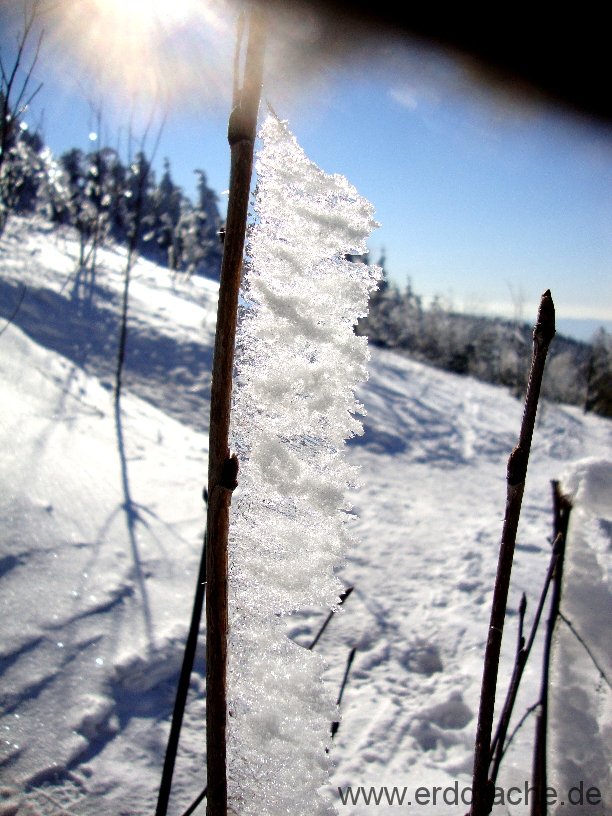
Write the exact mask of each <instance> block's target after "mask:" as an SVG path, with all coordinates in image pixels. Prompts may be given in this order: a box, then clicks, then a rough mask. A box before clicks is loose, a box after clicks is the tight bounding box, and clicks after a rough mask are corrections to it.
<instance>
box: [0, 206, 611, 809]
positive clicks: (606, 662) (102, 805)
mask: <svg viewBox="0 0 612 816" xmlns="http://www.w3.org/2000/svg"><path fill="white" fill-rule="evenodd" d="M76 256H77V247H76V243H75V241H74V236H72V235H71V234H70V233H54V232H51V231H50V229H49V227H48V226H47V225H45V224H44V223H43V222H41V221H38V220H35V219H34V220H32V219H13V220H11V221H10V222H9V225H8V228H7V231H6V233H5V235H4V237H3V238H2V239H1V240H0V331H1V332H2V334H1V335H0V380H1V383H2V386H1V388H2V391H1V399H0V436H1V439H2V455H1V456H0V609H1V613H0V615H1V617H0V733H1V735H2V742H1V748H0V780H1V785H0V814H10V813H18V814H20V816H21V814H45V816H46V815H47V814H48V815H49V816H52V815H53V816H56V815H59V814H77V816H81V814H82V816H90V815H91V816H93V814H102V815H105V814H109V816H111V814H112V815H113V816H118V815H119V814H126V815H127V814H137V815H139V814H152V813H153V812H154V810H155V801H156V797H157V789H158V785H159V778H160V774H161V767H162V763H163V756H164V751H165V743H166V738H167V733H168V729H169V718H170V714H171V708H172V703H173V695H174V691H175V684H176V679H177V674H178V670H179V667H180V661H181V657H182V648H183V642H184V638H185V635H186V632H187V627H188V621H189V616H190V610H191V602H192V597H193V591H194V584H195V578H196V574H197V567H198V561H199V555H200V548H201V541H202V534H203V525H204V505H203V501H202V488H203V485H204V482H205V478H206V467H207V461H206V460H207V437H206V430H207V425H208V393H209V384H210V366H211V352H212V343H213V332H214V320H215V311H216V297H217V289H216V286H215V285H214V284H213V283H211V282H210V281H205V280H202V279H195V278H194V279H192V280H191V281H175V280H173V279H172V277H171V275H170V274H169V273H168V271H167V270H164V269H160V268H158V267H155V266H154V265H152V264H150V263H146V262H142V261H141V262H139V263H138V264H137V267H136V269H135V270H134V279H133V283H132V287H131V290H130V324H129V337H128V351H127V366H126V371H125V375H124V384H125V394H124V397H123V398H122V403H121V414H120V416H119V417H117V416H116V415H115V412H114V408H113V399H112V386H113V372H114V358H115V350H116V343H117V335H118V313H119V308H118V304H119V300H120V293H121V286H122V272H123V266H124V264H125V255H124V253H123V252H122V251H120V250H116V249H108V250H104V251H102V252H101V253H100V265H99V271H98V275H97V279H96V285H95V289H94V291H93V297H92V298H91V300H89V299H88V298H85V299H83V298H81V299H79V298H77V297H76V296H75V295H74V285H73V284H74V264H75V260H76ZM24 286H25V287H26V288H25V294H23V292H24V289H23V287H24ZM22 294H23V300H22V302H21V306H20V308H19V310H18V311H17V313H16V315H15V317H14V319H13V321H12V323H11V324H10V325H7V319H8V318H9V317H10V316H11V315H12V314H13V313H14V311H15V309H16V307H17V305H18V303H19V300H20V298H21V296H22ZM553 297H554V292H553ZM370 372H371V373H370V380H369V382H368V383H367V384H365V385H364V386H363V387H362V388H361V390H360V393H359V397H360V399H361V401H362V402H363V403H364V404H365V406H366V408H367V411H368V415H367V416H366V417H365V421H364V425H365V433H364V435H363V437H360V438H357V439H355V440H353V441H352V442H351V443H350V444H349V460H350V461H351V462H352V463H354V464H357V465H359V466H360V467H361V480H362V486H361V488H360V489H359V490H358V491H356V492H355V494H354V496H353V502H354V505H355V511H356V518H355V521H354V524H353V528H354V529H353V532H354V534H355V537H356V540H357V543H356V545H355V547H354V549H353V550H352V551H351V552H349V553H348V554H347V558H346V563H345V565H344V566H343V568H342V570H341V572H340V576H341V578H342V580H343V581H344V582H345V583H346V585H350V586H354V587H355V589H354V591H353V593H352V594H351V595H350V597H349V598H348V600H347V601H346V604H345V605H344V607H343V608H342V611H341V612H340V613H338V614H337V615H336V616H335V617H334V619H333V620H332V621H331V623H330V625H329V627H328V629H327V630H326V632H325V634H324V635H323V636H322V638H321V640H320V641H319V643H318V644H317V647H316V648H317V650H318V651H320V652H321V653H322V654H323V655H324V656H325V658H326V659H327V661H328V669H327V672H326V676H325V680H326V682H329V683H330V684H332V688H333V689H334V690H336V689H339V687H340V683H341V681H342V677H343V675H344V671H345V666H346V661H347V657H348V654H349V652H350V650H351V649H352V648H353V647H355V648H356V654H355V659H354V663H353V665H352V667H351V670H350V674H349V679H348V683H347V686H346V689H345V692H344V697H343V701H342V706H341V712H342V719H341V724H340V728H339V731H338V733H337V735H336V737H335V739H334V740H333V745H332V747H331V751H330V756H331V759H332V762H333V764H334V772H333V775H332V777H331V779H330V785H329V795H330V796H331V797H332V799H333V801H334V802H335V803H336V806H337V809H338V812H339V813H340V814H346V816H349V815H350V816H362V814H370V813H379V814H385V813H395V812H404V813H414V814H422V816H433V815H434V814H436V815H442V814H463V813H465V812H466V810H467V806H466V805H464V804H462V803H461V802H459V803H458V804H457V805H453V804H446V803H445V802H444V801H441V800H440V797H441V795H442V791H443V790H444V789H447V788H451V787H452V786H453V785H454V784H455V783H457V784H458V786H459V790H461V789H462V788H463V787H464V786H467V785H469V782H470V776H471V765H472V754H473V740H474V732H475V725H476V714H477V707H478V697H479V689H480V679H481V664H482V655H483V648H484V642H485V638H486V632H487V626H488V616H489V605H490V599H491V591H492V585H493V579H494V575H495V569H496V563H497V550H498V543H499V537H500V531H501V523H502V518H503V511H504V503H505V469H506V461H507V457H508V454H509V452H510V450H511V448H512V447H513V445H514V444H515V442H516V438H517V435H518V428H519V423H520V418H521V413H522V406H521V404H519V403H518V402H517V401H516V400H514V399H513V398H512V397H511V396H510V395H509V394H507V393H506V392H505V391H503V390H501V389H499V388H496V387H494V386H489V385H486V384H483V383H478V382H476V381H474V380H471V379H469V378H465V377H460V376H455V375H451V374H447V373H444V372H440V371H436V370H433V369H430V368H427V367H425V366H423V365H420V364H417V363H413V362H411V361H409V360H406V359H404V358H402V357H399V356H397V355H395V354H393V353H391V352H384V351H380V350H377V349H373V350H372V360H371V365H370ZM611 443H612V424H611V423H610V422H609V421H606V420H603V419H600V418H597V417H593V416H584V415H583V414H582V413H581V412H580V411H579V410H578V409H575V408H569V407H565V406H555V405H549V404H546V405H544V406H543V408H542V410H541V412H540V416H539V421H538V424H537V427H536V433H535V438H534V447H533V450H532V457H531V462H530V466H529V473H528V480H527V488H526V494H525V500H524V506H523V515H522V521H521V525H520V528H519V540H518V549H517V553H516V557H515V566H514V571H513V583H512V589H511V594H510V609H509V615H508V620H507V629H506V636H505V639H504V649H503V666H502V671H501V679H500V686H501V691H502V693H503V692H505V687H506V683H507V679H508V677H509V673H510V669H511V663H512V658H513V651H514V645H515V639H516V621H517V615H516V612H515V610H516V608H517V606H518V602H519V598H520V594H521V592H523V591H524V592H526V594H527V598H528V603H529V607H528V613H527V619H528V620H529V618H530V613H531V614H533V611H534V609H535V606H536V603H537V599H538V597H539V593H540V588H541V585H542V582H543V579H544V575H545V573H546V570H547V567H548V561H549V554H550V538H551V529H552V509H551V508H552V502H551V487H550V482H551V480H552V479H561V481H562V486H563V487H565V489H567V490H570V491H571V492H572V495H574V496H575V497H576V508H575V510H574V520H573V524H572V528H571V535H570V543H569V553H568V564H567V566H566V576H567V581H566V587H565V589H564V609H565V611H566V614H567V617H568V618H569V619H570V620H571V621H572V623H573V624H574V626H575V627H576V628H577V629H578V630H579V631H580V632H581V634H582V635H583V637H584V638H585V640H586V641H587V642H588V645H589V647H590V648H591V650H592V652H593V654H594V656H595V657H596V659H597V661H598V663H599V665H600V667H601V668H602V669H603V670H604V672H605V673H606V676H607V678H608V680H609V679H610V678H611V677H612V649H611V648H610V646H611V643H610V632H611V631H612V589H611V571H610V564H611V561H610V552H611V549H612V444H611ZM572 586H573V587H574V588H572ZM325 615H326V610H320V609H305V610H302V611H300V612H299V613H295V614H294V615H292V616H290V617H288V618H287V627H288V632H289V634H290V635H291V637H293V638H294V639H295V640H296V641H297V642H299V643H301V644H303V645H308V644H309V643H310V641H311V640H312V638H313V636H314V635H315V633H316V632H317V630H318V628H319V626H320V624H321V622H322V621H323V619H324V617H325ZM203 640H204V638H202V646H203ZM559 640H560V647H559V650H558V652H559V654H560V655H561V656H562V658H563V659H562V660H558V661H557V668H556V670H555V671H556V673H555V672H553V680H552V683H553V704H552V712H551V718H552V722H551V727H552V730H553V731H554V739H553V740H552V742H553V746H552V750H551V761H550V762H551V780H550V781H549V784H552V785H556V786H557V788H558V790H559V791H560V793H563V791H564V790H568V789H569V788H570V787H572V786H578V785H579V784H580V782H582V783H583V788H584V790H586V789H588V788H589V787H590V786H596V787H597V788H598V789H599V790H600V791H601V793H602V795H603V797H602V798H604V799H605V800H606V802H603V803H601V804H598V805H584V806H583V807H580V806H572V807H569V808H568V806H567V805H565V806H561V805H558V807H557V810H555V809H554V808H553V809H552V812H553V813H559V814H561V813H566V812H568V810H569V812H570V813H572V814H579V813H585V814H586V813H588V814H604V813H610V812H611V809H612V805H611V803H610V801H611V800H610V797H611V793H612V785H611V779H610V770H609V768H610V766H611V765H612V761H611V760H612V757H611V756H610V749H609V746H610V744H612V738H611V737H612V715H611V697H610V688H609V687H608V685H606V681H605V680H604V679H602V677H601V676H600V674H599V673H598V671H597V669H596V668H595V667H594V665H593V663H592V661H591V660H590V658H589V657H588V656H587V655H586V653H585V651H584V649H583V648H582V646H581V645H580V644H578V643H577V641H576V640H575V638H574V637H573V635H572V634H571V633H569V632H568V631H565V630H564V631H563V632H561V635H560V638H559ZM540 646H541V637H539V638H538V640H537V642H536V648H535V650H534V653H533V654H532V657H531V658H530V661H529V663H528V665H527V669H526V672H525V676H524V681H523V689H522V692H521V694H520V696H519V700H518V703H517V707H516V716H515V720H516V719H518V718H519V717H520V716H521V715H522V714H523V713H524V712H525V710H526V709H527V707H528V706H529V705H531V704H532V703H533V702H534V701H535V700H536V698H537V696H538V689H539V681H540V648H539V647H540ZM334 693H335V692H334ZM204 716H205V694H204V665H203V649H200V654H199V656H198V659H197V662H196V669H195V672H194V674H193V678H192V683H191V695H190V699H189V702H188V709H187V713H186V718H185V722H184V726H183V732H182V737H181V750H180V754H179V758H178V761H177V769H176V771H175V782H174V786H173V796H172V800H171V809H170V813H172V814H177V815H178V814H181V813H182V812H183V811H184V810H185V809H186V808H187V806H188V805H189V804H190V802H191V801H192V800H193V799H194V798H195V797H196V796H197V795H198V794H199V792H200V791H201V789H202V788H203V787H204V785H205V781H206V780H205V734H204ZM533 729H534V718H533V717H530V718H529V719H528V720H527V721H526V724H525V725H524V727H523V728H522V729H521V730H520V731H519V734H518V736H517V737H516V739H515V740H514V742H513V744H512V747H511V749H510V751H509V753H508V755H507V757H506V759H505V761H504V764H503V766H502V773H501V775H500V778H499V780H498V784H499V785H500V786H502V787H505V788H508V786H510V785H518V786H520V788H521V789H523V787H524V784H525V780H529V779H530V777H531V770H530V769H531V745H532V741H533ZM282 783H283V781H282V780H280V781H279V784H282ZM348 785H350V786H353V794H357V788H358V787H359V786H364V787H365V788H366V791H367V790H369V788H370V786H375V787H378V786H381V785H387V786H389V788H390V789H389V793H391V787H392V786H397V787H398V788H399V791H398V792H399V793H401V792H402V790H403V788H406V789H407V792H406V795H405V800H404V803H403V804H402V805H398V804H397V802H396V803H395V804H394V805H389V804H387V802H386V799H385V798H384V797H383V800H382V802H381V803H380V804H379V805H376V804H375V802H374V800H371V802H370V804H369V805H367V804H365V803H364V801H363V799H362V798H360V799H359V801H358V802H356V803H353V802H352V799H351V798H350V797H349V799H348V801H347V804H343V803H342V798H341V796H340V795H339V792H338V787H339V786H340V787H341V788H342V791H343V796H344V798H346V796H347V792H346V787H345V786H348ZM434 787H439V788H440V789H441V790H440V791H439V792H438V794H437V796H438V799H437V802H436V803H435V804H434V803H433V800H432V797H433V790H434ZM417 788H423V789H426V791H427V792H428V794H427V793H423V792H421V795H420V796H419V797H418V798H419V800H420V802H421V803H422V804H418V803H417V802H416V801H415V791H416V789H417ZM449 796H450V794H449V793H448V792H447V798H448V797H449ZM559 798H562V796H560V797H559ZM425 800H428V804H425V803H424V801H425ZM408 801H411V802H412V804H410V805H408V804H407V802H408ZM203 810H204V806H203V805H202V806H201V808H200V810H199V811H197V812H203ZM527 812H528V809H526V808H525V807H524V806H521V805H517V806H514V805H507V804H506V805H505V806H498V807H496V808H495V810H494V813H496V814H506V813H511V814H522V813H527ZM262 816H266V815H265V814H263V813H262ZM305 816H306V814H305Z"/></svg>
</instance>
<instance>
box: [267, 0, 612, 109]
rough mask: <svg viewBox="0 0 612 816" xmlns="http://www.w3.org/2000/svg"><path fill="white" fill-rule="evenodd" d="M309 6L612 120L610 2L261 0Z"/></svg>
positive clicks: (515, 89) (504, 82)
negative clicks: (393, 34)
mask: <svg viewBox="0 0 612 816" xmlns="http://www.w3.org/2000/svg"><path fill="white" fill-rule="evenodd" d="M260 2H262V3H263V4H264V5H270V4H272V3H277V4H279V5H281V6H285V7H288V6H291V5H293V6H296V7H299V6H306V7H309V10H310V11H312V9H315V10H316V11H317V13H318V14H321V15H322V16H323V17H325V16H327V17H330V18H335V25H336V26H339V28H338V29H337V30H338V31H339V30H340V29H341V27H342V25H343V20H346V22H347V25H350V24H355V25H357V26H358V27H359V28H361V27H362V26H364V27H365V28H366V29H368V28H369V29H371V28H374V27H380V28H381V29H383V30H384V29H387V30H389V29H393V30H394V31H395V32H396V33H400V34H405V35H406V36H407V37H410V38H412V39H415V38H416V39H418V40H422V41H424V42H428V43H430V44H432V45H435V46H437V47H442V48H444V49H446V50H449V51H451V52H453V54H454V56H458V57H459V58H460V59H463V61H464V62H466V63H468V65H469V68H470V69H471V70H472V72H473V73H474V74H475V75H479V78H480V79H481V80H483V81H486V82H492V83H494V84H502V85H509V86H511V90H512V91H513V92H514V93H515V92H520V93H523V94H525V95H533V96H539V97H542V98H544V99H546V100H547V101H549V102H553V103H557V104H561V105H563V106H564V107H565V108H568V109H572V110H573V111H574V112H576V113H581V114H584V115H588V116H590V117H594V118H596V119H599V120H601V121H603V122H606V123H608V124H611V123H612V92H611V88H610V83H611V81H612V35H611V31H612V29H611V28H610V23H609V22H608V15H607V14H606V4H605V3H600V4H598V7H597V8H595V7H594V6H593V4H591V3H585V2H582V3H576V2H570V3H567V4H566V5H564V6H562V5H561V4H552V3H549V4H546V5H545V4H543V3H537V2H532V3H531V4H530V5H529V6H527V5H525V4H523V3H516V2H514V3H509V2H494V3H482V4H479V6H478V7H476V5H475V4H473V3H467V2H462V3H458V2H455V3H452V4H451V3H435V2H429V3H427V4H425V3H407V2H406V0H404V2H402V0H398V2H390V0H373V1H372V2H365V0H353V2H348V0H347V1H346V2H345V1H344V0H325V1H324V0H260Z"/></svg>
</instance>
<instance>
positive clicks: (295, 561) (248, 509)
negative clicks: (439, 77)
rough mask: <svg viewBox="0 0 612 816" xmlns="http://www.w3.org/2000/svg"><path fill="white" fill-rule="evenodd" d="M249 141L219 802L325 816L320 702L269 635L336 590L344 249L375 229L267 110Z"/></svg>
mask: <svg viewBox="0 0 612 816" xmlns="http://www.w3.org/2000/svg"><path fill="white" fill-rule="evenodd" d="M260 137H261V139H262V143H263V146H262V149H261V152H260V153H259V156H258V162H257V173H258V182H257V188H256V193H255V221H254V224H253V225H252V227H251V229H250V234H249V240H248V260H247V263H246V271H245V277H244V285H243V297H244V301H245V303H246V306H245V308H244V313H243V315H242V320H241V326H240V328H239V333H238V340H237V361H236V362H237V378H236V387H235V395H234V410H233V424H232V444H233V447H234V449H235V450H236V452H237V453H238V457H239V460H240V463H241V470H240V484H239V488H238V489H237V491H236V493H235V494H234V501H233V504H232V524H231V527H230V575H229V579H230V609H229V618H230V635H229V661H230V662H229V668H230V671H229V694H228V700H229V714H230V718H229V726H230V728H229V742H228V759H229V766H228V782H229V797H230V802H231V804H232V806H233V808H234V810H235V812H237V813H240V814H241V816H247V814H257V816H276V814H281V813H283V814H285V813H291V814H293V816H301V815H302V814H303V816H316V814H327V813H331V812H334V808H333V806H332V805H331V803H330V802H328V801H326V800H325V799H324V798H323V797H322V796H320V794H319V792H318V791H319V789H320V788H321V786H322V785H323V784H325V782H326V780H327V763H328V759H327V755H326V752H325V747H326V745H327V744H328V742H329V729H330V723H331V721H332V720H333V719H335V711H334V709H333V701H332V699H331V697H330V696H329V695H328V694H327V693H326V691H325V689H324V686H323V683H322V680H321V674H322V670H323V661H322V658H320V657H319V656H318V655H317V654H315V653H313V652H310V651H308V650H306V649H304V648H301V647H299V646H298V645H296V644H295V643H294V642H292V641H290V640H289V639H288V638H287V637H286V636H285V634H284V628H283V622H282V616H283V615H285V614H288V613H290V612H291V611H293V610H296V609H299V608H301V607H303V606H306V605H315V604H316V605H321V606H324V607H328V608H329V607H333V606H334V604H335V603H336V602H337V599H338V595H339V592H340V589H341V586H340V583H339V581H338V578H337V577H336V575H335V572H334V570H335V568H336V567H337V566H338V564H339V562H340V560H341V558H342V555H343V552H344V550H345V547H346V545H347V541H348V533H347V530H346V528H345V519H346V510H347V509H348V508H349V505H347V503H346V499H345V495H344V494H345V490H346V488H348V487H350V486H351V485H353V484H354V482H355V473H354V472H353V469H352V468H351V467H349V465H348V464H347V463H346V461H345V459H344V455H343V446H344V441H345V439H346V438H348V437H350V436H353V435H355V434H359V433H361V431H362V428H361V423H360V422H359V421H358V420H357V419H356V418H355V416H354V415H355V414H357V413H360V412H362V407H361V406H360V404H359V403H358V402H357V401H356V398H355V394H354V389H355V387H356V385H357V384H358V383H359V382H360V381H361V380H364V379H365V378H366V377H367V370H366V363H367V358H368V351H367V341H366V338H364V337H358V336H357V335H356V334H355V332H354V329H353V327H354V324H355V323H356V322H357V319H358V318H359V317H361V316H362V315H364V314H365V312H366V311H367V303H368V297H369V294H370V292H371V291H372V289H373V288H374V287H375V286H376V283H377V280H378V278H379V276H380V269H379V268H378V267H375V266H369V265H367V264H364V263H352V262H351V261H349V260H347V259H346V257H345V256H346V255H347V254H362V253H364V252H366V251H367V248H366V240H367V238H368V237H369V235H370V233H371V231H372V229H373V228H374V227H376V226H377V224H376V222H375V221H374V220H373V208H372V206H371V204H370V203H369V202H367V201H366V200H365V199H363V198H362V197H361V196H359V195H358V193H357V192H356V190H355V189H354V187H353V186H352V185H351V184H349V182H348V181H347V180H346V179H345V178H344V177H343V176H340V175H326V174H325V173H324V172H323V171H322V170H320V169H319V168H318V167H317V166H316V165H315V164H313V163H312V162H311V161H310V160H309V159H308V158H307V157H306V155H305V154H304V152H303V151H302V149H301V148H300V147H299V146H298V144H297V142H296V140H295V138H294V137H293V136H292V135H291V133H290V132H289V130H288V128H287V126H286V123H283V122H281V121H279V120H278V119H276V118H274V117H268V119H267V120H266V122H265V123H264V125H263V128H262V130H261V133H260Z"/></svg>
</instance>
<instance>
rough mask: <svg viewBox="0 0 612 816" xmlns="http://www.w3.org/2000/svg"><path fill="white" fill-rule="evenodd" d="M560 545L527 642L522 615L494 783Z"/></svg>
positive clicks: (494, 755)
mask: <svg viewBox="0 0 612 816" xmlns="http://www.w3.org/2000/svg"><path fill="white" fill-rule="evenodd" d="M559 546H560V536H557V537H556V538H555V541H554V542H553V551H552V554H551V556H550V563H549V565H548V571H547V573H546V578H545V580H544V586H543V588H542V592H541V593H540V600H539V602H538V607H537V609H536V614H535V617H534V619H533V623H532V625H531V632H530V634H529V640H528V641H527V643H525V640H524V638H523V637H522V619H523V618H522V617H521V626H520V629H521V634H520V635H519V644H518V648H517V652H516V657H515V661H514V669H513V671H512V678H511V680H510V685H509V687H508V693H507V695H506V700H505V702H504V706H503V708H502V712H501V714H500V717H499V723H498V725H497V730H496V732H495V737H494V738H493V742H492V744H491V764H492V767H491V771H490V776H489V779H490V780H491V781H492V783H493V785H495V782H496V781H497V774H498V772H499V766H500V764H501V761H502V759H503V756H504V753H505V752H506V749H507V747H508V743H506V734H507V733H508V726H509V724H510V718H511V716H512V711H513V709H514V704H515V702H516V696H517V694H518V690H519V686H520V683H521V679H522V677H523V671H524V669H525V666H526V665H527V659H528V657H529V655H530V653H531V648H532V646H533V642H534V640H535V636H536V632H537V630H538V627H539V625H540V619H541V617H542V611H543V609H544V603H545V601H546V596H547V595H548V588H549V587H550V584H551V581H552V578H553V574H554V570H555V565H556V563H557V558H558V557H559ZM526 605H527V601H526V599H525V595H523V598H522V600H521V609H522V610H523V617H524V610H525V608H526Z"/></svg>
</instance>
